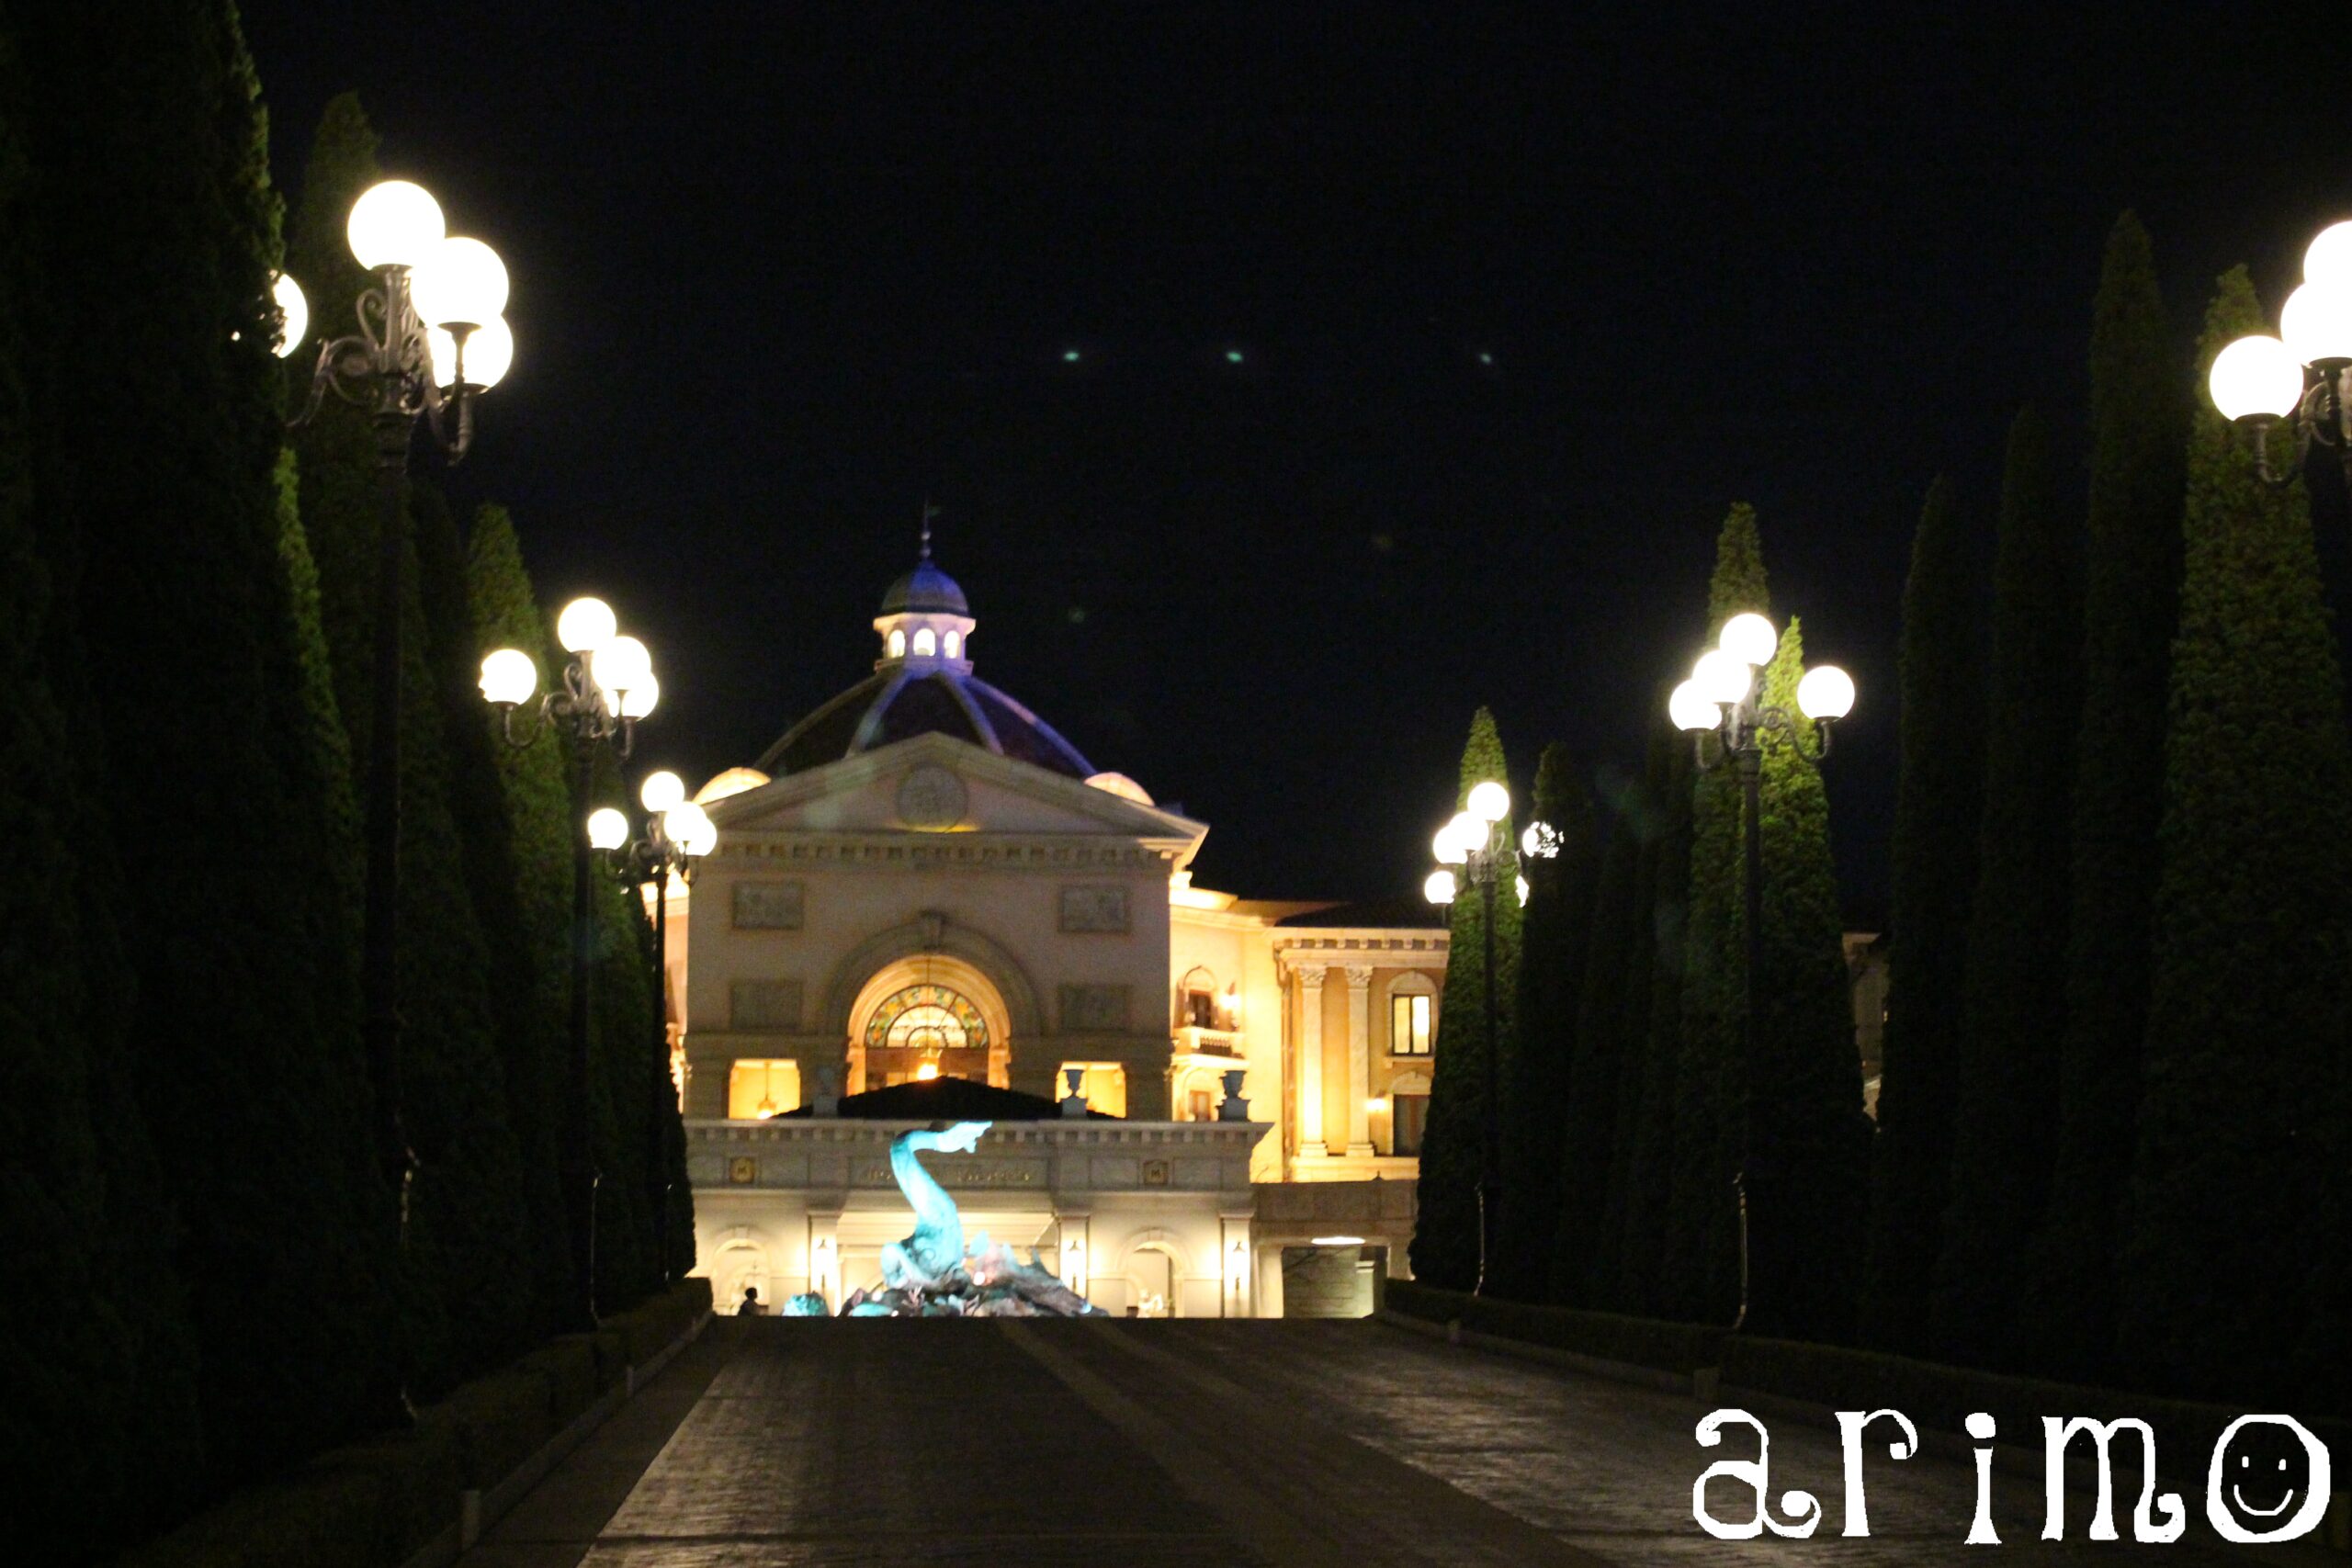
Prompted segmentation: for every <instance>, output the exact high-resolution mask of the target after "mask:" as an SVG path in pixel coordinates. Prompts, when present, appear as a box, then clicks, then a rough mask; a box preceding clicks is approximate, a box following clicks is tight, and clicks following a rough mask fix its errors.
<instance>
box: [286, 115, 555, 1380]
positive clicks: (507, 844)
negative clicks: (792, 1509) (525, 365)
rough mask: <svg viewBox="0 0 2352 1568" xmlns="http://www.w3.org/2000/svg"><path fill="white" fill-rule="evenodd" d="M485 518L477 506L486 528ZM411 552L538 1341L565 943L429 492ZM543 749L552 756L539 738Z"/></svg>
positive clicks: (449, 540) (453, 530) (551, 1318)
mask: <svg viewBox="0 0 2352 1568" xmlns="http://www.w3.org/2000/svg"><path fill="white" fill-rule="evenodd" d="M331 118H332V111H331ZM492 511H493V509H492V508H487V507H485V508H484V509H483V513H484V514H485V516H484V521H485V522H486V521H488V517H489V514H490V513H492ZM480 525H481V524H478V526H480ZM497 525H499V526H502V527H503V529H504V531H505V536H506V538H507V540H508V541H509V542H510V543H511V541H512V538H513V528H512V525H511V524H508V523H506V521H505V519H504V514H503V510H501V511H498V513H497ZM416 549H417V565H418V569H419V588H420V592H421V596H422V602H423V605H424V621H425V629H426V647H425V663H426V666H427V668H428V669H429V670H430V671H432V676H433V680H434V682H435V694H436V696H437V698H438V701H439V704H440V707H441V727H442V731H443V734H444V735H445V736H446V738H447V754H448V770H449V772H448V778H449V794H448V800H449V813H450V820H451V825H452V827H454V828H455V829H456V830H457V835H458V842H459V845H460V856H459V859H460V863H461V865H462V867H463V870H464V872H465V874H466V885H467V888H468V891H469V893H470V894H471V896H472V900H473V909H474V916H475V919H476V921H477V923H478V924H479V926H480V928H481V933H482V943H483V954H484V957H485V959H486V961H487V963H488V964H489V968H490V973H491V974H492V975H493V976H496V977H497V983H496V984H495V985H494V986H492V987H491V988H490V1004H491V1021H492V1029H493V1036H494V1038H495V1040H496V1042H497V1048H498V1057H499V1066H500V1077H501V1079H502V1081H503V1086H504V1089H505V1094H506V1103H505V1115H506V1122H507V1125H508V1127H509V1128H510V1129H511V1130H512V1132H513V1134H514V1139H515V1151H516V1155H517V1156H518V1159H519V1162H520V1163H519V1166H518V1173H519V1178H520V1180H521V1184H522V1196H523V1203H524V1207H525V1211H526V1213H527V1215H528V1226H527V1233H526V1234H527V1235H528V1238H529V1241H530V1245H531V1251H530V1254H529V1257H528V1260H527V1267H526V1291H527V1298H526V1299H527V1300H528V1303H529V1308H530V1311H529V1319H530V1323H531V1326H532V1327H533V1329H534V1330H535V1331H536V1332H538V1333H555V1332H559V1331H560V1330H561V1329H564V1328H567V1327H570V1326H571V1325H570V1324H569V1323H568V1322H567V1321H566V1320H565V1315H564V1314H565V1309H566V1306H567V1305H568V1303H569V1302H570V1294H569V1292H570V1289H571V1254H570V1252H569V1250H568V1248H567V1247H566V1245H565V1240H564V1237H565V1230H564V1213H563V1193H562V1190H561V1189H560V1187H559V1185H558V1184H557V1179H556V1166H557V1150H556V1117H557V1114H558V1101H557V1099H556V1091H557V1070H556V1069H557V1066H558V1064H559V1063H560V1061H561V1060H562V1049H563V1045H562V1022H563V1016H564V1015H563V1009H562V1007H561V1005H560V1000H557V999H556V998H557V994H558V993H557V987H553V986H550V985H549V984H548V976H546V974H545V973H544V971H546V970H548V969H550V968H552V969H554V970H556V971H557V972H558V973H559V974H560V973H562V972H563V970H564V964H563V954H564V952H565V949H564V947H563V946H562V944H561V942H560V940H550V939H552V938H554V935H555V933H553V932H550V931H545V930H543V929H541V927H540V925H539V924H538V923H537V922H536V921H534V920H533V919H531V918H530V916H529V915H528V914H527V913H526V905H525V888H524V875H523V871H522V866H521V863H520V861H519V859H518V856H517V854H516V845H515V829H514V825H513V823H512V821H511V820H510V818H509V817H508V813H507V805H506V793H505V787H504V784H503V779H502V777H501V774H500V758H499V755H498V753H499V752H500V751H501V750H506V748H505V746H504V744H503V740H502V739H500V738H499V734H498V721H497V719H496V717H495V716H493V715H492V712H491V711H490V709H489V708H488V706H487V705H485V704H484V703H483V701H482V699H481V690H480V689H479V687H478V686H477V685H476V682H475V676H476V672H477V671H479V669H480V666H481V657H482V655H483V653H484V652H485V651H487V649H485V648H484V647H483V646H482V645H483V638H482V637H481V634H480V632H479V631H478V630H477V628H476V626H475V620H474V606H473V602H472V595H471V592H470V588H469V582H468V567H467V558H466V552H465V549H464V547H463V546H462V545H461V544H460V542H459V540H458V529H457V525H456V521H455V519H454V518H452V517H451V515H450V513H449V509H448V506H447V503H446V502H444V501H443V500H442V498H441V497H440V496H439V495H438V494H437V493H436V492H435V491H430V490H426V489H424V488H420V489H419V491H418V494H417V506H416ZM516 566H517V568H518V569H519V567H520V561H519V558H518V559H517V561H516ZM526 591H527V590H526ZM492 646H503V645H499V644H493V645H492ZM540 746H541V748H543V749H548V750H551V749H552V747H551V745H550V743H548V742H547V741H545V740H542V741H541V742H540Z"/></svg>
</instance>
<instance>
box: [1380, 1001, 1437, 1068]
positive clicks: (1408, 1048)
mask: <svg viewBox="0 0 2352 1568" xmlns="http://www.w3.org/2000/svg"><path fill="white" fill-rule="evenodd" d="M1388 1054H1389V1055H1392V1056H1426V1055H1429V1054H1430V998H1428V997H1426V996H1408V997H1392V998H1389V1002H1388Z"/></svg>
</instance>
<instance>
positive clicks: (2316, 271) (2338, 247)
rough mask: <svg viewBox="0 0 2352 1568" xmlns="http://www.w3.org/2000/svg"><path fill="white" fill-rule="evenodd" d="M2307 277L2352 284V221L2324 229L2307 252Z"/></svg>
mask: <svg viewBox="0 0 2352 1568" xmlns="http://www.w3.org/2000/svg"><path fill="white" fill-rule="evenodd" d="M2303 281H2304V282H2305V283H2324V284H2325V285H2327V286H2328V287H2329V288H2352V223H2331V224H2329V225H2328V226H2327V227H2326V228H2324V229H2322V230H2321V231H2319V233H2318V235H2317V237H2315V238H2314V239H2313V240H2312V243H2311V248H2310V249H2309V250H2307V251H2305V252H2304V253H2303Z"/></svg>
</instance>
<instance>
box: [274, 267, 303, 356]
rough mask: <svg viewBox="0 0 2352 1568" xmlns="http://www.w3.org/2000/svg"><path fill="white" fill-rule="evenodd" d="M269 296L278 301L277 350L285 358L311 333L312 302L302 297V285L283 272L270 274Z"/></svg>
mask: <svg viewBox="0 0 2352 1568" xmlns="http://www.w3.org/2000/svg"><path fill="white" fill-rule="evenodd" d="M269 297H270V298H271V299H274V300H276V301H277V315H278V320H279V322H280V324H279V326H278V329H277V344H276V352H277V357H278V358H280V359H283V358H285V357H286V356H287V355H289V354H291V353H293V352H294V351H295V350H296V349H298V348H300V347H301V346H302V340H303V339H304V338H306V337H308V336H310V335H311V302H310V301H309V300H308V299H303V298H302V286H301V285H300V284H299V283H297V282H295V281H294V280H293V279H292V278H290V277H288V276H286V275H285V274H284V273H282V272H279V273H273V274H271V275H270V279H269Z"/></svg>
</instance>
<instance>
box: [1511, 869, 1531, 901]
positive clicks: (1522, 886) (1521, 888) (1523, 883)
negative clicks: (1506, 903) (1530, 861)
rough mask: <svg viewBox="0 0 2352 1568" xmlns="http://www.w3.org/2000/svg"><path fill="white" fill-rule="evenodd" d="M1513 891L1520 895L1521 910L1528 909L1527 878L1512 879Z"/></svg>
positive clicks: (1516, 877)
mask: <svg viewBox="0 0 2352 1568" xmlns="http://www.w3.org/2000/svg"><path fill="white" fill-rule="evenodd" d="M1511 890H1512V891H1513V892H1515V893H1517V894H1518V895H1519V907H1520V908H1522V909H1524V908H1527V878H1525V877H1523V876H1514V877H1512V878H1511Z"/></svg>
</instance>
